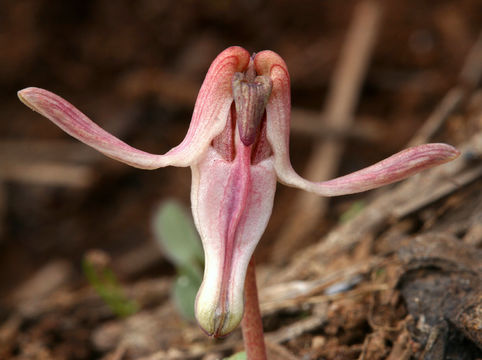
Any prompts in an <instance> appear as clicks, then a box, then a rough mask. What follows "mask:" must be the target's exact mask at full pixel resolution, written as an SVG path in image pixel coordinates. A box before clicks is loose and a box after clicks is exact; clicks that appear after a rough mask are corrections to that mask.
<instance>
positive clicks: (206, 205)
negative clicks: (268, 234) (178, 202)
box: [191, 148, 276, 336]
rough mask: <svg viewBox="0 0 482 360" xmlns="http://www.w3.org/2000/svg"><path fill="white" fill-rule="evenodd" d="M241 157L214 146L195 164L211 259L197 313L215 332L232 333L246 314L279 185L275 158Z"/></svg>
mask: <svg viewBox="0 0 482 360" xmlns="http://www.w3.org/2000/svg"><path fill="white" fill-rule="evenodd" d="M248 156H249V153H248ZM240 157H242V156H241V154H239V152H238V154H237V155H236V159H235V160H234V161H232V162H227V161H225V160H223V159H222V158H221V157H220V156H219V155H218V154H217V152H216V151H215V150H214V149H213V148H210V149H209V150H208V152H207V157H206V158H205V159H203V161H202V162H201V163H199V165H197V166H194V167H193V168H192V171H193V180H192V191H191V202H192V207H193V215H194V219H195V222H196V226H197V228H198V231H199V233H200V235H201V239H202V242H203V248H204V254H205V262H206V266H205V271H204V280H203V283H202V285H201V288H200V290H199V292H198V296H197V299H196V318H197V320H198V322H199V325H200V326H201V327H202V328H203V329H204V330H205V331H206V332H207V333H208V334H209V335H212V336H224V335H226V334H228V333H229V332H231V331H232V330H234V329H235V328H236V326H237V325H238V324H239V323H240V321H241V319H242V316H243V309H244V305H243V291H244V280H245V276H246V269H247V267H248V263H249V260H250V259H251V255H252V254H253V251H254V249H255V247H256V245H257V243H258V241H259V239H260V238H261V235H262V234H263V232H264V230H265V228H266V225H267V223H268V220H269V217H270V215H271V210H272V206H273V199H274V192H275V189H276V174H275V172H274V168H273V163H272V158H268V159H266V160H264V161H261V162H260V163H258V164H256V165H251V166H250V165H249V159H248V161H246V162H245V161H244V160H243V159H240Z"/></svg>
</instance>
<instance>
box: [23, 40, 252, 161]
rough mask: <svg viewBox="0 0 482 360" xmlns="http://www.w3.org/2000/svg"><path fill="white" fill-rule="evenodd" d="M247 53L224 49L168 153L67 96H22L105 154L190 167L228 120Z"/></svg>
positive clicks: (34, 92)
mask: <svg viewBox="0 0 482 360" xmlns="http://www.w3.org/2000/svg"><path fill="white" fill-rule="evenodd" d="M249 58H250V56H249V53H248V52H247V51H246V50H244V49H242V48H240V47H236V46H234V47H230V48H228V49H226V50H224V51H223V52H222V53H221V54H219V55H218V57H217V58H216V59H215V60H214V61H213V63H212V64H211V67H210V68H209V71H208V73H207V75H206V78H205V80H204V82H203V85H202V87H201V90H200V91H199V95H198V98H197V101H196V106H195V108H194V113H193V116H192V120H191V124H190V127H189V130H188V133H187V135H186V137H185V138H184V140H183V141H182V142H181V144H179V145H178V146H176V147H175V148H173V149H171V150H170V151H169V152H168V153H166V154H165V155H154V154H150V153H147V152H144V151H141V150H138V149H135V148H133V147H131V146H129V145H127V144H126V143H124V142H123V141H121V140H119V139H118V138H116V137H114V136H113V135H111V134H109V133H108V132H106V131H105V130H103V129H102V128H100V127H99V126H98V125H97V124H95V123H94V122H92V121H91V120H90V119H89V118H88V117H87V116H85V115H84V114H83V113H82V112H80V111H79V110H78V109H76V108H75V107H74V106H73V105H71V104H70V103H69V102H67V101H66V100H64V99H62V98H61V97H59V96H57V95H55V94H53V93H51V92H49V91H47V90H43V89H39V88H26V89H23V90H21V91H19V92H18V96H19V98H20V100H21V101H22V102H23V103H25V104H26V105H27V106H29V107H30V108H31V109H33V110H34V111H37V112H38V113H40V114H41V115H43V116H45V117H47V118H48V119H49V120H51V121H52V122H53V123H55V124H56V125H57V126H59V127H60V128H61V129H62V130H64V131H65V132H67V133H68V134H70V135H71V136H73V137H75V138H77V139H78V140H80V141H82V142H84V143H86V144H87V145H89V146H92V147H93V148H95V149H96V150H98V151H100V152H102V153H104V154H105V155H107V156H109V157H111V158H113V159H116V160H119V161H122V162H124V163H126V164H129V165H131V166H135V167H138V168H142V169H156V168H159V167H164V166H168V165H174V166H188V165H191V164H192V163H194V162H195V161H196V159H197V158H198V157H199V156H201V155H202V154H203V153H204V152H205V150H206V149H207V147H208V146H209V144H210V142H211V140H212V139H213V138H214V137H215V136H216V135H217V134H219V133H220V132H221V131H222V130H223V129H224V125H225V123H226V119H227V114H228V112H229V108H230V106H231V103H232V92H231V79H232V77H233V75H234V73H235V72H239V71H243V70H244V69H245V68H246V66H247V65H248V63H249Z"/></svg>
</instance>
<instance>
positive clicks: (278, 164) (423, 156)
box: [254, 51, 459, 196]
mask: <svg viewBox="0 0 482 360" xmlns="http://www.w3.org/2000/svg"><path fill="white" fill-rule="evenodd" d="M254 63H255V67H256V71H257V73H258V74H260V75H268V76H269V77H270V78H271V80H272V81H273V89H272V91H271V97H270V99H269V101H268V105H267V107H266V115H267V138H268V141H269V142H270V144H271V147H272V149H273V154H274V159H275V169H276V173H277V175H278V179H279V181H280V182H282V183H284V184H285V185H288V186H294V187H297V188H300V189H303V190H306V191H310V192H313V193H316V194H318V195H321V196H338V195H346V194H353V193H357V192H362V191H366V190H370V189H374V188H377V187H380V186H383V185H388V184H391V183H394V182H396V181H399V180H403V179H405V178H407V177H409V176H411V175H413V174H415V173H417V172H420V171H422V170H425V169H428V168H430V167H433V166H436V165H440V164H443V163H445V162H448V161H450V160H453V159H455V158H456V157H457V156H459V152H458V150H456V149H455V148H454V147H452V146H450V145H447V144H425V145H420V146H416V147H413V148H409V149H406V150H403V151H401V152H399V153H397V154H395V155H392V156H390V157H389V158H387V159H385V160H382V161H380V162H378V163H376V164H374V165H372V166H369V167H367V168H365V169H362V170H359V171H357V172H354V173H352V174H348V175H346V176H342V177H339V178H336V179H333V180H329V181H323V182H311V181H308V180H306V179H304V178H302V177H301V176H299V175H298V174H297V173H296V172H295V171H294V170H293V167H292V166H291V162H290V158H289V126H290V79H289V74H288V69H287V67H286V64H285V62H284V61H283V59H281V58H280V57H279V56H278V55H277V54H276V53H274V52H272V51H262V52H260V53H258V54H257V55H256V57H255V59H254Z"/></svg>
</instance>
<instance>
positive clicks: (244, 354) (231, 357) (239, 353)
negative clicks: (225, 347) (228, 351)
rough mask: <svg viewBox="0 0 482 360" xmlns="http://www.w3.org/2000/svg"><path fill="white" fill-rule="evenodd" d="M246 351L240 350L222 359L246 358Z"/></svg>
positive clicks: (238, 359)
mask: <svg viewBox="0 0 482 360" xmlns="http://www.w3.org/2000/svg"><path fill="white" fill-rule="evenodd" d="M246 359H247V358H246V352H245V351H240V352H237V353H236V354H233V355H231V356H230V357H227V358H224V360H246Z"/></svg>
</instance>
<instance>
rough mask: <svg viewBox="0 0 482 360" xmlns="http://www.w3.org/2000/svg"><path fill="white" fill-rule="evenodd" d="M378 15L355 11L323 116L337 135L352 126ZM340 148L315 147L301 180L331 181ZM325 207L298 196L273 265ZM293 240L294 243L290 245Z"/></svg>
mask: <svg viewBox="0 0 482 360" xmlns="http://www.w3.org/2000/svg"><path fill="white" fill-rule="evenodd" d="M380 13H381V7H380V5H379V3H378V2H374V1H364V2H362V3H360V4H359V6H358V7H357V8H356V10H355V14H354V19H353V22H352V25H351V27H350V31H349V33H348V36H347V40H346V42H345V46H344V48H343V50H342V55H341V59H340V62H339V64H338V66H337V69H336V71H335V74H334V76H333V79H332V87H331V91H330V94H329V96H328V100H327V103H326V107H325V110H324V115H323V117H324V118H326V119H327V121H328V124H329V126H330V127H333V128H336V129H339V130H340V131H346V129H348V128H349V127H350V125H351V123H352V119H353V113H354V109H355V106H356V104H357V100H358V97H359V93H360V88H361V84H362V81H363V78H364V76H365V73H366V70H367V67H368V63H369V60H370V55H371V53H372V49H373V46H374V43H375V39H376V36H377V33H378V24H379V20H380ZM343 148H344V146H343V143H342V142H340V141H338V139H326V140H325V141H324V142H323V143H321V144H319V145H317V146H316V147H315V149H314V151H313V154H312V155H311V157H310V160H309V161H308V165H307V168H306V171H305V173H304V177H306V178H308V179H313V180H315V179H316V180H323V179H327V178H330V177H333V176H334V175H335V173H336V171H337V169H338V163H339V161H340V158H341V156H342V153H343ZM327 204H328V200H327V199H326V198H320V197H318V196H316V195H313V194H309V193H303V194H300V196H299V198H298V201H297V202H296V204H295V205H294V206H293V210H292V212H291V213H292V214H293V216H292V217H291V218H290V220H289V221H288V223H287V224H286V225H285V226H284V227H283V228H282V230H281V233H280V237H279V239H278V243H277V246H276V248H275V249H274V252H273V258H274V260H275V261H283V260H285V259H286V258H287V256H288V255H289V254H291V253H292V252H293V251H294V248H295V247H296V248H299V246H300V243H299V242H300V241H301V239H303V238H304V237H305V236H306V235H307V234H308V233H309V232H311V231H312V230H313V229H314V227H315V226H316V224H317V223H318V220H319V218H320V217H321V216H323V214H324V213H325V212H326V207H327ZM295 239H296V241H293V240H295Z"/></svg>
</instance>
